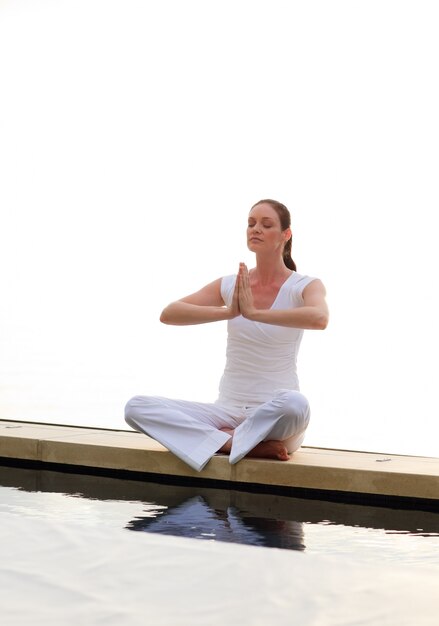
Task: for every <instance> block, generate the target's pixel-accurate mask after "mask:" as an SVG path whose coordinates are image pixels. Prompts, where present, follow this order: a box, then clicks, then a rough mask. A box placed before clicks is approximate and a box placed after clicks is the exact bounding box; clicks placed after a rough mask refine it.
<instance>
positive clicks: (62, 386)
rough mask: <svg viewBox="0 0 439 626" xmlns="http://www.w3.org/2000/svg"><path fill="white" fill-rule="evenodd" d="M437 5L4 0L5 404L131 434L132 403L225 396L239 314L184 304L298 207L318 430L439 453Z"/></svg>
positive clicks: (1, 381) (25, 414)
mask: <svg viewBox="0 0 439 626" xmlns="http://www.w3.org/2000/svg"><path fill="white" fill-rule="evenodd" d="M438 18H439V5H438V4H437V2H433V1H432V2H427V1H422V0H417V1H403V0H400V1H390V0H388V1H386V0H379V1H374V0H369V1H363V2H359V1H354V0H349V1H328V0H326V1H303V2H294V1H292V0H290V1H285V2H283V1H276V0H270V1H268V0H267V1H264V2H261V1H248V2H246V1H242V0H241V1H240V0H234V1H227V0H222V1H221V2H218V1H206V0H203V1H201V0H199V1H195V0H186V1H184V2H182V1H177V0H168V1H165V0H157V1H156V0H154V1H147V0H144V1H142V2H140V1H130V0H123V1H122V0H86V1H84V0H75V1H73V0H38V1H35V0H32V1H30V0H29V1H24V0H15V1H14V2H7V1H0V90H1V97H0V129H1V131H0V132H1V137H0V175H1V178H2V182H1V187H0V203H1V208H0V210H1V230H0V288H1V294H2V298H1V299H2V304H1V309H0V340H1V352H0V375H1V378H0V415H1V416H2V417H4V418H9V419H31V420H36V421H52V422H66V423H78V424H89V425H97V426H108V427H114V428H117V427H122V428H125V423H124V422H123V406H124V404H125V402H126V400H128V398H129V397H131V396H132V395H134V394H137V393H143V394H161V395H167V396H171V397H184V398H188V399H195V400H205V401H211V400H213V399H215V397H216V392H217V385H218V380H219V377H220V375H221V372H222V367H223V365H224V351H225V333H226V327H225V323H218V324H213V325H205V326H198V327H190V328H189V327H185V328H182V327H178V328H175V327H168V326H163V325H161V324H160V323H159V321H158V316H159V314H160V311H161V309H162V308H163V306H164V305H165V304H167V303H168V302H169V301H170V300H174V299H176V298H178V297H181V296H183V295H186V294H187V293H191V292H192V291H195V290H197V289H198V288H199V287H201V286H202V285H204V284H205V283H207V282H210V281H211V280H213V279H215V278H217V277H219V276H221V275H224V274H229V273H232V272H234V271H235V270H236V268H237V265H238V263H239V261H241V260H244V261H246V262H248V263H249V264H250V265H251V264H252V255H251V254H250V253H249V252H248V250H247V249H246V245H245V227H246V219H247V213H248V210H249V208H250V207H251V205H252V204H253V203H254V202H256V201H257V200H259V199H260V198H263V197H273V198H275V199H278V200H280V201H281V202H284V203H285V204H286V205H287V206H288V207H289V208H290V210H291V212H292V216H293V231H294V239H293V258H294V259H295V260H296V263H297V265H298V270H299V271H300V272H302V273H306V274H310V275H313V276H318V277H320V278H321V279H322V280H323V281H324V283H325V284H326V286H327V290H328V302H329V305H330V308H331V322H330V325H329V327H328V329H327V330H326V331H325V332H318V331H314V332H312V331H308V332H306V333H305V337H304V340H303V344H302V349H301V354H300V360H299V375H300V379H301V387H302V391H303V392H304V393H305V394H306V395H307V396H308V397H309V398H310V401H311V403H312V409H313V418H312V424H311V426H310V429H309V434H308V437H307V440H306V444H307V445H316V446H327V447H335V448H350V449H366V450H372V451H381V452H394V453H398V452H399V453H404V454H424V455H432V456H439V444H438V441H437V435H436V423H437V415H438V408H437V401H436V397H437V385H436V384H435V383H436V377H437V364H436V363H437V354H438V350H439V341H438V329H437V319H436V318H437V312H438V310H439V309H438V297H437V281H436V272H437V266H438V256H439V253H438V250H437V230H436V220H437V218H436V215H435V213H436V212H437V208H438V196H439V193H438V171H439V157H438V145H439V122H438V114H437V111H438V110H439V87H438V59H439V39H438V37H437V33H438V32H439V19H438Z"/></svg>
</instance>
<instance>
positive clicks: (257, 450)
mask: <svg viewBox="0 0 439 626" xmlns="http://www.w3.org/2000/svg"><path fill="white" fill-rule="evenodd" d="M220 430H222V432H223V433H227V434H229V435H232V436H231V438H230V439H229V440H228V441H226V443H225V444H224V445H223V447H222V448H220V449H219V450H218V452H222V453H223V454H230V450H231V449H232V441H233V432H234V431H233V428H221V429H220ZM246 456H248V457H253V458H258V459H276V460H277V461H288V459H289V458H290V457H289V456H288V450H287V449H286V447H285V445H284V444H283V443H282V441H277V440H276V439H272V440H270V441H261V442H260V443H258V445H257V446H255V447H254V448H253V450H250V452H248V453H247V454H246Z"/></svg>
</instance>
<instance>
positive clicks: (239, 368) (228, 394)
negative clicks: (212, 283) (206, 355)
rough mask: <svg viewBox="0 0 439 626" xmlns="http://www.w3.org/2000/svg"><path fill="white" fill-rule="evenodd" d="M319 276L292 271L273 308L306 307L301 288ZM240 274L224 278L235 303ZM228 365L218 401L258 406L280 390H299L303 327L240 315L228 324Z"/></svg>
mask: <svg viewBox="0 0 439 626" xmlns="http://www.w3.org/2000/svg"><path fill="white" fill-rule="evenodd" d="M313 280H315V278H312V277H310V276H303V275H301V274H298V273H297V272H293V273H292V274H290V276H289V277H288V278H287V279H286V281H285V282H284V283H283V285H282V286H281V288H280V290H279V292H278V294H277V296H276V299H275V301H274V302H273V304H272V306H271V309H290V308H295V307H299V306H303V298H302V292H303V290H304V288H305V287H306V286H307V285H308V284H309V283H310V282H312V281H313ZM235 281H236V275H235V274H234V275H231V276H225V277H224V278H223V279H222V281H221V295H222V298H223V300H224V302H225V304H226V305H227V306H230V304H231V302H232V297H233V290H234V287H235ZM227 331H228V337H227V351H226V366H225V369H224V374H223V376H222V378H221V381H220V385H219V397H218V399H217V400H216V403H217V404H222V405H225V406H232V407H244V406H245V407H253V406H258V405H260V404H262V403H264V402H267V401H268V400H270V399H271V398H272V397H273V396H274V394H275V392H276V391H277V390H278V389H295V390H299V379H298V377H297V371H296V368H297V353H298V351H299V346H300V342H301V340H302V336H303V329H301V328H289V327H286V326H276V325H274V324H265V323H263V322H254V321H251V320H248V319H246V318H245V317H242V315H239V316H238V317H235V318H233V319H231V320H229V321H228V323H227Z"/></svg>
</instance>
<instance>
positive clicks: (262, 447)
mask: <svg viewBox="0 0 439 626" xmlns="http://www.w3.org/2000/svg"><path fill="white" fill-rule="evenodd" d="M246 456H249V457H254V458H258V459H276V460H277V461H288V459H289V458H290V457H289V456H288V450H287V449H286V447H285V445H284V444H283V443H282V441H277V440H276V439H272V440H270V441H261V442H260V443H258V445H257V446H255V447H254V448H253V450H250V452H248V453H247V455H246Z"/></svg>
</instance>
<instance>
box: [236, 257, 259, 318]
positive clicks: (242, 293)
mask: <svg viewBox="0 0 439 626" xmlns="http://www.w3.org/2000/svg"><path fill="white" fill-rule="evenodd" d="M237 282H238V283H239V291H238V303H239V310H240V313H241V315H242V316H243V317H246V318H248V319H251V316H252V315H253V314H254V312H255V311H256V308H255V305H254V302H253V294H252V290H251V288H250V277H249V273H248V269H247V266H246V264H245V263H240V264H239V274H238V280H237Z"/></svg>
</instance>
